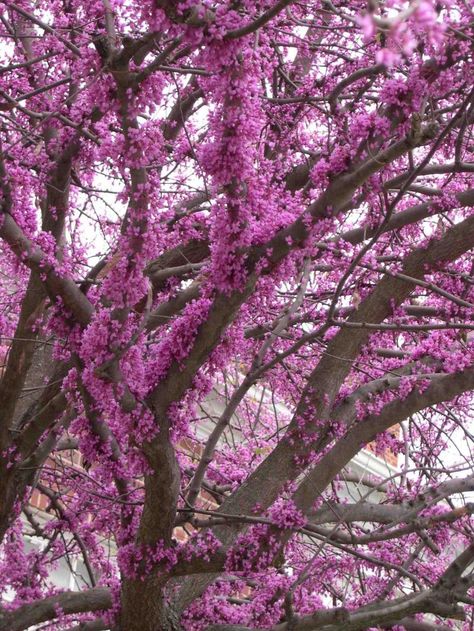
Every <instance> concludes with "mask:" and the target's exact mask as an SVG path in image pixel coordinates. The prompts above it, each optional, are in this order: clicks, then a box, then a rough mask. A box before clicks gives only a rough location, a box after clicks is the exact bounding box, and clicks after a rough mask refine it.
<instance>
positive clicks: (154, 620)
mask: <svg viewBox="0 0 474 631" xmlns="http://www.w3.org/2000/svg"><path fill="white" fill-rule="evenodd" d="M119 631H181V626H180V624H179V619H178V616H177V615H176V614H175V613H174V612H173V610H172V609H171V608H170V607H169V606H167V604H166V600H165V597H164V594H163V582H162V581H160V580H159V578H157V577H153V576H151V577H148V578H147V579H145V580H144V581H140V580H137V581H132V580H127V581H125V582H124V585H123V588H122V595H121V613H120V624H119Z"/></svg>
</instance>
